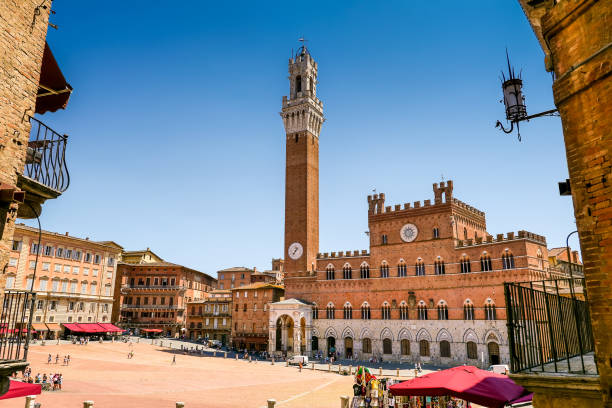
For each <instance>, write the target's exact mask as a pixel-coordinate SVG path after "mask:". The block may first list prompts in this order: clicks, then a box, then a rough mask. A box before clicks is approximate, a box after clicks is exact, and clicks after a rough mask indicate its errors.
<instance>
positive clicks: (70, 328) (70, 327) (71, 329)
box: [62, 323, 83, 333]
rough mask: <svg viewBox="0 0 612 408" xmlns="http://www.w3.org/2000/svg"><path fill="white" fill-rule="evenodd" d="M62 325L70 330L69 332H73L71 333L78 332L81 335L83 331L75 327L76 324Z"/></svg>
mask: <svg viewBox="0 0 612 408" xmlns="http://www.w3.org/2000/svg"><path fill="white" fill-rule="evenodd" d="M62 325H63V326H64V327H65V328H67V329H68V330H70V331H73V332H80V333H82V332H83V329H81V328H80V327H79V326H77V324H76V323H62Z"/></svg>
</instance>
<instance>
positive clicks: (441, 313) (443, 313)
mask: <svg viewBox="0 0 612 408" xmlns="http://www.w3.org/2000/svg"><path fill="white" fill-rule="evenodd" d="M438 320H448V306H447V305H446V302H444V301H443V300H442V301H440V303H438Z"/></svg>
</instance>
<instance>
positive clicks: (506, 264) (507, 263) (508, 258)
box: [501, 249, 514, 269]
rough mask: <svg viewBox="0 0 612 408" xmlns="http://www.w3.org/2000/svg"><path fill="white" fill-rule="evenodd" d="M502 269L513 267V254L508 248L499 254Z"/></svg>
mask: <svg viewBox="0 0 612 408" xmlns="http://www.w3.org/2000/svg"><path fill="white" fill-rule="evenodd" d="M501 258H502V268H503V269H514V255H512V252H510V251H509V250H507V249H506V250H505V251H504V253H503V254H502V256H501Z"/></svg>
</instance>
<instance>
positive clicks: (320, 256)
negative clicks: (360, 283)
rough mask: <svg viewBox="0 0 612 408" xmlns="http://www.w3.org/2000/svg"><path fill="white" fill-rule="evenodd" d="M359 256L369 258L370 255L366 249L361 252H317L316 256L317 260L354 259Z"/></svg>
mask: <svg viewBox="0 0 612 408" xmlns="http://www.w3.org/2000/svg"><path fill="white" fill-rule="evenodd" d="M361 256H370V253H369V252H368V250H367V249H362V250H361V251H359V250H355V251H338V252H323V253H321V252H319V253H318V254H317V259H333V258H355V257H361Z"/></svg>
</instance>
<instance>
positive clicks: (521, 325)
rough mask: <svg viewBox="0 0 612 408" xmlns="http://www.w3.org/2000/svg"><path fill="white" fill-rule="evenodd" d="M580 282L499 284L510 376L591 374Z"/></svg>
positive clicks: (590, 337)
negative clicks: (549, 373) (546, 373)
mask: <svg viewBox="0 0 612 408" xmlns="http://www.w3.org/2000/svg"><path fill="white" fill-rule="evenodd" d="M584 288H585V286H584V279H583V278H575V279H554V280H542V281H532V282H518V283H517V282H511V283H505V284H504V292H505V297H506V310H507V325H508V338H509V343H510V363H511V370H512V372H515V373H517V372H525V371H538V372H554V373H560V372H562V373H581V374H596V372H597V371H596V370H597V368H596V366H595V363H594V355H593V354H594V353H593V352H594V341H593V332H592V329H591V320H590V317H589V309H588V300H587V298H586V292H585V290H584Z"/></svg>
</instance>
